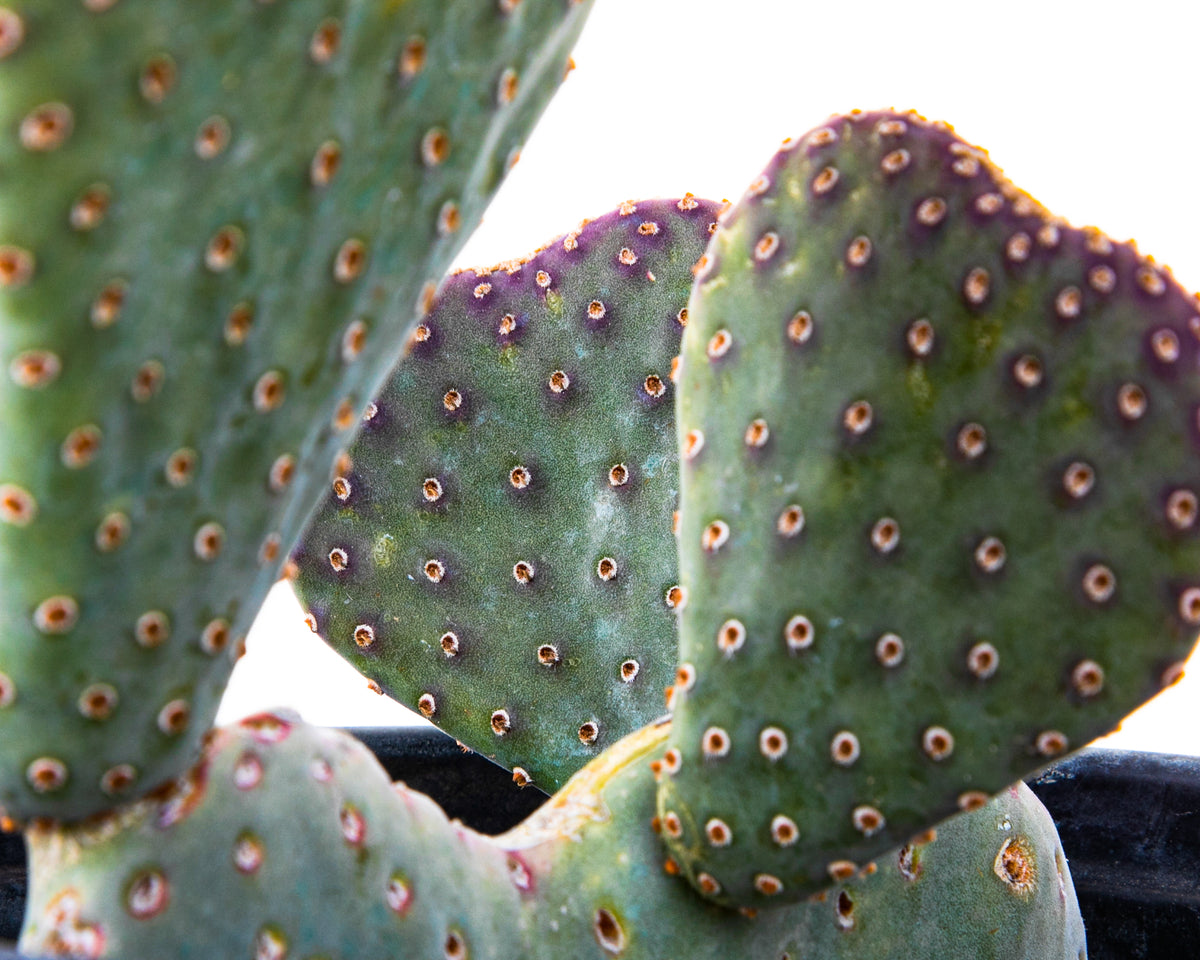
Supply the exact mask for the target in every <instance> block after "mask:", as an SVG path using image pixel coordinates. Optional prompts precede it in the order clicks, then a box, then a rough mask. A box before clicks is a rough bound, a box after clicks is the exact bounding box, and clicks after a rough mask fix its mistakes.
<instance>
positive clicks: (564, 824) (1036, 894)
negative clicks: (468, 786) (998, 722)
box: [497, 727, 1087, 960]
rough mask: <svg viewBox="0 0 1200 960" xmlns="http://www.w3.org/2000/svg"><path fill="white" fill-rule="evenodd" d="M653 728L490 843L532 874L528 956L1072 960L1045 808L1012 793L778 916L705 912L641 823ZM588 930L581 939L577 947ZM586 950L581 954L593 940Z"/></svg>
mask: <svg viewBox="0 0 1200 960" xmlns="http://www.w3.org/2000/svg"><path fill="white" fill-rule="evenodd" d="M666 735H667V729H666V728H665V727H658V728H650V729H644V730H641V731H639V732H637V733H635V734H633V735H632V736H630V737H628V738H626V739H625V740H624V741H622V742H621V743H620V744H618V745H617V746H615V747H614V748H612V750H610V751H609V752H608V753H607V754H606V755H604V756H602V757H601V758H600V759H598V760H596V761H595V762H594V763H593V764H592V765H590V766H588V767H586V768H585V769H584V770H583V771H581V772H580V773H579V774H578V775H577V778H576V779H575V780H573V781H572V782H571V783H570V784H569V785H568V786H567V788H566V789H565V790H563V791H562V793H560V794H558V795H557V796H555V797H554V798H552V799H551V800H550V802H549V803H548V804H547V805H546V806H545V807H543V808H542V809H541V810H539V811H538V812H537V813H536V814H534V815H533V817H531V818H530V820H529V821H528V822H527V823H525V824H522V825H521V826H520V827H518V828H517V829H516V830H514V831H511V832H510V833H508V834H505V835H503V836H501V837H499V838H497V842H498V843H499V844H500V845H501V846H503V847H505V848H506V849H508V850H509V851H510V855H512V856H514V857H518V856H519V858H520V862H521V863H522V864H523V865H524V867H525V868H526V869H527V870H528V871H529V873H530V875H531V876H532V877H533V884H534V891H535V892H536V894H537V896H538V898H539V901H540V902H539V903H538V904H537V911H538V914H539V915H540V916H541V917H544V918H547V919H553V920H554V921H555V922H552V923H548V922H547V920H546V919H543V920H542V921H541V923H540V926H538V927H537V929H538V934H537V940H536V942H537V943H538V945H539V949H540V950H541V951H542V952H538V953H531V954H529V955H530V956H546V957H547V958H549V957H563V956H572V957H592V956H594V957H597V958H599V957H612V956H617V957H621V958H624V960H643V958H644V960H650V958H669V957H694V958H712V960H723V958H726V957H796V958H800V957H803V958H805V960H835V958H844V960H884V958H889V960H893V958H894V960H906V958H909V957H914V956H923V957H924V956H929V957H934V956H961V957H973V958H979V960H985V958H987V960H1000V958H1012V960H1018V958H1020V960H1049V958H1061V960H1084V958H1085V957H1086V955H1087V954H1086V945H1085V937H1084V931H1083V920H1082V917H1081V916H1080V914H1079V905H1078V901H1077V900H1076V897H1075V888H1074V886H1073V885H1072V883H1071V875H1070V871H1069V870H1068V868H1067V864H1066V859H1065V857H1064V855H1063V852H1062V847H1061V845H1060V844H1059V842H1058V834H1057V832H1056V831H1055V829H1054V823H1053V821H1052V820H1051V819H1050V815H1049V813H1047V812H1046V809H1045V808H1044V807H1043V806H1042V805H1041V803H1040V802H1039V801H1038V799H1037V798H1036V797H1035V796H1034V795H1033V793H1032V791H1030V790H1029V789H1028V788H1027V787H1026V786H1025V785H1024V784H1021V783H1018V784H1017V785H1016V786H1015V787H1013V788H1011V789H1010V790H1006V791H1004V792H1003V793H1002V794H1001V795H1000V796H998V797H996V798H995V799H994V800H992V801H991V802H989V803H987V804H986V805H985V806H983V807H982V808H981V809H978V810H976V811H974V812H972V813H967V814H963V815H962V816H958V817H955V818H953V819H951V820H949V821H948V822H947V823H945V824H944V825H942V826H941V827H939V828H938V830H937V831H936V833H935V832H934V831H930V832H929V833H927V834H926V835H925V836H923V837H922V838H920V839H919V840H918V841H915V842H913V843H911V844H908V845H907V846H905V847H903V848H901V849H899V850H893V851H891V852H890V853H887V854H886V855H884V856H883V857H881V858H879V859H878V861H876V862H872V863H870V864H864V865H863V867H862V869H860V870H856V869H855V868H854V867H849V868H848V869H847V870H846V872H845V873H842V874H839V876H838V878H837V879H838V880H839V881H840V882H839V884H838V885H837V886H836V887H834V888H832V889H830V890H829V891H827V892H823V893H821V894H818V895H817V896H815V897H812V898H810V899H809V900H808V901H806V902H803V903H799V904H794V905H791V906H788V907H786V908H783V909H775V910H766V911H761V912H757V911H754V910H746V911H743V912H742V913H741V914H740V915H739V914H736V913H733V912H731V911H729V910H726V909H725V908H722V907H718V906H715V905H713V904H711V903H705V902H704V901H702V900H700V899H699V898H697V897H696V895H695V893H694V891H692V890H691V889H690V888H689V887H688V886H687V884H685V883H684V882H682V880H681V879H679V878H677V877H674V876H673V875H674V874H677V873H678V871H679V867H678V863H677V861H675V860H674V859H673V858H671V857H667V858H665V860H664V855H663V850H662V846H661V843H660V841H659V839H658V838H657V837H656V836H655V834H656V832H659V831H661V830H662V826H663V825H662V822H661V821H660V819H659V818H657V817H656V816H655V815H654V811H655V785H654V779H655V777H656V776H662V763H661V759H659V758H660V757H661V754H662V751H663V746H664V741H665V739H666ZM589 933H590V934H591V939H592V941H593V944H594V945H593V944H589V945H588V946H589V947H590V948H591V949H590V950H589V949H586V948H584V947H582V946H580V944H581V943H587V941H588V935H589ZM597 946H598V947H599V949H596V947H597Z"/></svg>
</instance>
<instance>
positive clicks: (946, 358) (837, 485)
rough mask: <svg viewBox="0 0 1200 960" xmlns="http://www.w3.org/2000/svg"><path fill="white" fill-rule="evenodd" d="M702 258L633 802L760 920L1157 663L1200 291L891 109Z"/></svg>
mask: <svg viewBox="0 0 1200 960" xmlns="http://www.w3.org/2000/svg"><path fill="white" fill-rule="evenodd" d="M706 258H707V259H706V262H705V264H704V266H703V268H702V269H701V272H700V275H699V277H698V282H697V287H696V289H695V290H694V292H693V295H692V299H691V301H690V304H689V313H690V320H691V322H690V324H689V327H688V330H687V332H686V334H685V336H684V347H683V352H682V363H681V372H680V382H679V397H678V426H679V431H680V441H681V444H682V447H681V449H682V478H681V495H680V509H681V514H682V521H681V531H680V537H681V541H680V542H681V553H680V578H681V583H682V585H683V586H684V588H685V589H686V590H687V591H688V594H689V596H690V598H691V599H690V601H689V603H688V605H687V607H686V608H685V609H684V611H683V613H682V615H681V619H680V631H681V637H680V657H681V661H682V662H681V666H680V677H681V682H680V683H679V684H677V687H676V694H677V695H676V711H675V726H674V729H673V731H672V734H671V746H672V750H671V752H670V753H669V755H668V756H669V759H670V763H669V764H668V767H669V773H668V775H666V776H664V778H663V782H662V791H661V794H660V813H661V814H662V816H663V820H664V823H665V824H668V825H669V829H668V830H667V831H665V832H666V833H667V834H668V842H669V845H670V846H671V848H672V850H673V852H674V855H675V856H676V858H677V859H678V861H679V863H680V865H681V868H682V869H683V871H684V872H685V873H686V874H687V875H688V876H689V877H690V878H691V879H692V880H693V882H694V883H696V884H697V886H698V887H700V888H701V889H702V890H705V889H707V891H708V892H709V893H710V894H711V895H714V896H716V897H717V898H718V899H720V900H722V901H724V902H733V903H740V904H745V905H750V906H759V907H762V906H766V905H768V904H772V903H780V902H784V901H788V900H795V899H799V898H802V897H804V896H807V895H809V894H810V893H811V892H812V891H814V890H816V889H818V888H821V887H823V886H825V885H826V884H828V882H829V877H830V872H829V871H830V865H831V864H836V863H839V862H843V861H852V862H858V863H862V862H866V861H868V860H870V859H872V858H874V857H875V856H877V855H879V854H880V853H881V852H882V851H883V850H885V849H887V848H889V847H893V846H896V845H897V844H900V843H903V842H904V841H905V840H906V839H907V838H909V837H910V836H912V835H913V834H915V833H917V832H918V831H920V830H921V829H924V828H925V827H927V826H929V825H931V824H933V823H935V822H936V821H938V820H940V819H941V818H943V817H944V816H946V815H948V814H950V813H952V812H953V811H955V810H956V809H959V808H961V807H969V806H971V805H973V804H976V803H978V802H980V801H981V799H982V798H983V797H986V796H987V795H989V794H992V793H994V792H995V791H997V790H999V789H1001V788H1002V787H1003V786H1004V785H1005V784H1007V783H1011V782H1013V781H1014V780H1016V779H1018V778H1019V777H1021V776H1023V775H1025V774H1027V773H1028V772H1029V771H1031V770H1034V769H1036V768H1038V767H1040V766H1042V765H1044V764H1046V763H1047V762H1048V761H1049V760H1050V759H1052V758H1053V757H1055V756H1058V755H1060V754H1062V753H1064V752H1065V751H1067V750H1070V749H1072V748H1075V747H1079V746H1082V745H1084V744H1085V743H1087V742H1088V741H1089V740H1091V739H1092V738H1094V737H1095V736H1097V735H1099V734H1102V733H1104V732H1106V731H1108V730H1109V729H1111V728H1112V727H1113V726H1114V725H1115V723H1116V722H1117V721H1118V720H1119V719H1120V718H1121V717H1122V716H1124V715H1125V714H1126V713H1128V712H1129V711H1130V710H1132V709H1133V708H1134V707H1135V706H1137V705H1138V704H1140V703H1141V702H1142V701H1144V700H1146V699H1148V698H1149V697H1150V696H1152V695H1153V694H1155V693H1157V692H1158V691H1159V690H1160V689H1161V688H1162V687H1163V686H1164V685H1166V684H1168V683H1170V682H1172V681H1173V680H1174V679H1175V678H1177V677H1178V675H1179V669H1180V664H1181V662H1182V660H1183V659H1184V657H1185V656H1186V655H1187V653H1188V651H1189V650H1190V649H1191V647H1192V644H1193V642H1194V638H1195V635H1196V628H1197V626H1198V625H1200V543H1198V542H1197V531H1198V529H1200V527H1198V524H1197V517H1198V511H1197V502H1198V500H1197V498H1198V497H1200V450H1198V444H1200V423H1198V420H1197V413H1198V410H1200V374H1198V373H1197V369H1198V368H1197V361H1198V359H1200V358H1198V353H1200V340H1198V337H1200V302H1198V301H1197V299H1196V298H1195V297H1194V296H1192V295H1190V294H1188V293H1186V292H1185V291H1184V290H1182V289H1181V288H1180V287H1179V286H1178V284H1176V283H1175V281H1174V280H1173V279H1172V277H1171V275H1170V273H1169V272H1168V271H1167V270H1166V269H1164V268H1162V267H1161V266H1159V265H1158V264H1156V263H1155V262H1153V261H1152V260H1150V259H1148V258H1146V257H1144V256H1142V255H1140V254H1139V253H1138V252H1137V250H1136V249H1135V248H1134V247H1133V245H1132V244H1129V243H1116V242H1113V241H1111V240H1109V239H1108V238H1106V237H1105V236H1104V235H1103V234H1101V233H1100V232H1099V231H1097V230H1091V229H1087V230H1082V229H1075V228H1072V227H1070V226H1068V225H1066V224H1064V223H1062V222H1061V221H1058V220H1056V219H1055V218H1053V217H1052V216H1050V215H1049V214H1048V213H1047V212H1046V211H1045V210H1044V209H1042V208H1041V207H1040V206H1039V205H1038V204H1037V203H1035V202H1034V201H1033V200H1032V199H1031V198H1030V197H1029V196H1027V195H1026V194H1023V193H1021V192H1020V191H1018V190H1016V189H1015V188H1014V187H1012V186H1011V185H1010V184H1009V183H1007V182H1006V181H1005V180H1004V179H1003V177H1002V175H1001V174H1000V173H999V171H998V170H997V169H996V168H995V167H994V166H993V165H992V164H991V163H990V161H989V160H988V158H987V156H986V154H984V153H983V152H982V151H980V150H978V149H976V148H974V147H971V146H969V145H968V144H966V143H964V142H963V141H962V140H960V139H959V138H958V137H957V136H955V135H954V133H953V131H952V130H951V129H950V128H949V127H947V126H946V125H944V124H936V123H930V122H927V121H925V120H924V119H922V118H920V117H918V116H916V115H913V114H897V113H858V114H853V115H850V116H847V117H838V118H835V119H832V120H830V121H829V122H828V123H827V124H826V125H824V126H822V127H820V128H818V129H816V130H814V131H812V132H811V133H809V134H808V135H806V136H804V137H802V138H800V139H799V140H796V141H794V142H789V143H787V144H785V147H784V149H783V150H781V151H780V153H779V154H778V155H777V157H776V158H775V159H774V160H773V161H772V162H771V164H770V165H769V166H768V167H767V168H766V170H765V171H764V173H763V174H762V175H761V176H760V177H759V178H758V179H756V180H755V181H754V183H753V184H752V185H751V187H750V189H749V190H748V191H747V193H746V194H745V196H744V197H743V198H742V199H741V201H740V202H739V203H738V204H737V205H736V206H735V207H733V208H732V209H731V210H730V212H729V213H728V215H727V216H725V217H723V219H722V226H721V227H720V228H719V229H718V231H717V233H716V235H715V237H714V239H713V243H712V245H711V247H710V248H709V250H708V251H707V254H706ZM797 838H798V839H797ZM702 874H703V875H706V876H707V877H708V878H710V879H709V882H704V881H702V879H701V875H702ZM711 881H715V884H716V885H715V886H714V884H713V883H712V882H711ZM718 890H719V893H717V892H716V891H718Z"/></svg>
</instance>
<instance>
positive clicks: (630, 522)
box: [295, 196, 716, 790]
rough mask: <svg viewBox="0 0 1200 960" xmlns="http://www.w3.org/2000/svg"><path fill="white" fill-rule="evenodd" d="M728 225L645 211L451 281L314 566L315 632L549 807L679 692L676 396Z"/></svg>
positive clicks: (383, 406) (308, 567) (355, 463)
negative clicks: (702, 278) (702, 269)
mask: <svg viewBox="0 0 1200 960" xmlns="http://www.w3.org/2000/svg"><path fill="white" fill-rule="evenodd" d="M715 216H716V207H715V205H714V204H712V203H710V202H708V201H699V200H696V199H694V198H692V197H690V196H689V197H686V198H684V199H683V200H679V201H653V202H639V203H636V204H635V203H627V204H624V205H622V207H621V208H620V209H619V210H617V211H615V212H613V213H610V214H608V215H606V216H604V217H601V218H599V219H598V220H595V221H592V222H585V224H584V225H583V226H582V227H581V228H580V229H578V230H576V231H574V232H572V233H569V234H567V235H566V236H564V237H560V238H558V239H556V240H555V241H553V242H552V243H551V244H549V245H548V246H547V247H546V248H545V249H544V250H542V251H541V252H539V253H538V254H537V255H535V256H533V257H532V258H531V259H528V258H527V259H522V260H515V261H510V262H509V263H507V264H501V265H500V266H499V267H496V268H493V269H492V270H487V271H465V272H462V273H459V274H457V275H455V276H453V277H451V278H450V279H449V280H448V281H447V283H446V285H445V287H444V288H443V290H442V291H441V293H440V294H439V296H438V301H437V305H436V306H435V308H434V309H433V311H432V312H431V313H429V314H428V315H427V316H426V317H425V318H424V319H423V320H422V321H421V324H420V326H418V328H417V331H416V333H415V334H414V337H413V339H412V341H411V342H410V345H409V348H408V350H407V352H406V355H405V356H404V358H403V359H402V360H401V362H400V363H399V364H398V365H397V367H396V369H395V370H394V371H393V373H392V374H391V377H390V380H389V382H388V384H387V386H386V388H385V389H384V390H383V392H382V393H381V394H380V395H379V396H378V398H377V400H376V402H375V403H374V404H372V406H371V417H370V420H369V421H368V422H367V423H366V425H365V426H364V429H363V431H362V434H361V435H360V438H359V439H358V441H357V442H356V443H355V444H354V445H353V446H352V447H351V448H350V450H349V451H348V453H349V457H348V461H349V465H350V469H349V471H348V472H347V473H346V475H344V476H338V477H337V478H336V479H335V480H334V481H333V485H332V490H331V491H330V493H329V495H328V499H327V502H326V505H325V507H324V508H323V509H322V510H321V511H320V512H319V513H318V514H317V516H316V517H315V519H314V522H313V525H312V527H311V529H310V531H309V532H308V533H307V534H306V536H305V538H304V542H303V545H302V547H301V548H300V549H299V550H298V551H297V552H296V554H295V560H296V562H297V566H298V569H299V576H298V579H297V581H296V583H297V587H298V588H299V591H300V594H301V597H302V599H304V600H305V602H306V603H307V604H308V606H309V609H310V617H311V619H310V625H311V626H312V627H313V629H315V630H318V631H319V632H320V633H321V635H322V636H324V637H325V638H326V639H327V640H328V642H329V643H330V644H331V645H332V646H333V647H334V648H335V649H337V650H338V651H339V652H340V653H341V654H342V655H343V656H345V657H346V658H347V659H348V660H349V661H350V662H351V663H353V664H354V665H355V666H356V667H357V668H358V669H359V670H361V671H362V672H363V673H365V674H367V676H369V677H370V678H371V679H372V680H374V681H375V682H377V683H378V685H379V688H380V689H382V690H385V691H387V692H388V693H390V694H392V695H393V696H395V697H397V698H398V699H399V700H401V701H402V702H403V703H406V704H407V705H409V706H410V707H413V708H414V709H419V710H420V711H421V712H422V713H423V714H424V715H425V716H427V717H429V718H431V719H432V720H433V721H434V722H435V723H437V724H438V725H439V726H440V727H442V728H443V729H445V730H446V731H447V732H449V733H451V734H453V735H454V736H455V737H457V738H458V739H459V740H460V741H463V742H465V743H467V744H469V745H471V746H472V747H474V748H476V749H478V750H480V751H481V752H483V753H485V754H487V755H489V756H492V757H493V758H495V759H497V760H498V761H499V762H501V763H503V764H505V765H506V766H508V767H516V768H518V769H517V772H516V776H517V777H519V778H520V779H521V780H522V781H527V780H532V781H533V782H535V783H537V784H538V785H539V786H542V787H543V788H545V789H547V790H553V789H555V788H556V787H559V786H561V785H562V784H563V783H564V782H565V781H566V779H567V777H568V776H570V774H572V773H574V772H575V771H576V770H577V769H579V767H581V766H582V765H583V764H584V763H585V762H586V761H587V760H589V759H591V758H592V757H594V756H596V755H597V754H598V753H599V752H600V750H601V749H603V747H604V746H606V745H608V744H611V743H613V742H615V741H616V740H618V739H620V737H622V736H624V735H625V734H627V733H630V732H631V731H632V730H635V729H637V728H638V727H640V726H642V725H643V724H645V723H648V722H649V721H650V720H652V719H654V718H655V717H657V716H659V715H660V714H661V713H662V712H663V700H662V696H663V694H662V691H663V688H664V687H665V686H667V685H669V684H670V682H671V680H672V679H673V677H674V652H675V646H676V639H675V623H674V619H675V618H674V612H673V608H674V607H675V606H676V605H677V603H678V599H677V594H678V587H677V585H676V584H677V579H678V578H677V575H676V552H675V541H674V538H673V537H672V535H671V528H672V512H673V510H674V507H675V497H676V489H677V486H678V475H679V474H678V470H679V468H678V458H677V456H676V454H675V419H674V396H673V389H672V384H671V377H670V373H671V370H672V361H673V359H674V358H675V356H676V354H677V353H678V349H679V336H680V333H681V331H682V329H683V324H684V323H685V322H686V316H687V315H686V312H685V311H684V309H683V308H684V306H685V304H686V303H687V297H688V291H689V289H690V287H691V280H692V274H691V268H692V266H693V265H694V264H695V262H696V261H697V260H698V259H699V257H700V255H701V253H703V251H704V247H705V245H706V244H707V242H708V239H709V234H710V228H714V227H715V225H716V224H715Z"/></svg>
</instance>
